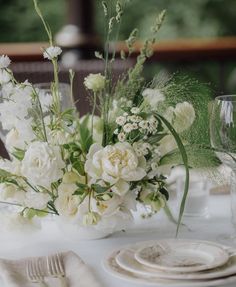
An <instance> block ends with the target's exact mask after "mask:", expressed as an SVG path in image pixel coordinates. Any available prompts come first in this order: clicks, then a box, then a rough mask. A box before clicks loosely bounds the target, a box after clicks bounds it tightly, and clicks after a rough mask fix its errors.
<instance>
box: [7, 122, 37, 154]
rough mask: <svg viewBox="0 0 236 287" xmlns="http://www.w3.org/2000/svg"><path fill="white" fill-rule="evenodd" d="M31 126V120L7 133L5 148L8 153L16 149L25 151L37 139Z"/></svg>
mask: <svg viewBox="0 0 236 287" xmlns="http://www.w3.org/2000/svg"><path fill="white" fill-rule="evenodd" d="M31 124H32V123H31V120H23V121H20V122H18V123H17V124H16V127H15V128H12V129H11V130H10V131H9V132H8V133H7V135H6V142H5V146H6V148H7V150H8V151H10V152H12V151H14V148H19V149H25V148H26V146H27V144H29V143H31V142H32V141H33V140H34V139H35V135H34V132H33V130H32V127H31Z"/></svg>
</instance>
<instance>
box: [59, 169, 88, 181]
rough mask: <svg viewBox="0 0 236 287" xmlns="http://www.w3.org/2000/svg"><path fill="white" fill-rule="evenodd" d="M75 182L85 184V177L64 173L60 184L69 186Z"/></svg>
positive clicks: (73, 173)
mask: <svg viewBox="0 0 236 287" xmlns="http://www.w3.org/2000/svg"><path fill="white" fill-rule="evenodd" d="M76 182H80V183H85V177H84V176H81V175H79V174H78V173H75V172H73V171H70V172H66V173H65V174H64V175H63V178H62V183H66V184H71V183H76Z"/></svg>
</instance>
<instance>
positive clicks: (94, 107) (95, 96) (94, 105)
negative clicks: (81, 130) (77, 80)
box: [91, 92, 97, 137]
mask: <svg viewBox="0 0 236 287" xmlns="http://www.w3.org/2000/svg"><path fill="white" fill-rule="evenodd" d="M96 106H97V93H96V92H94V95H93V110H92V120H91V134H92V137H93V122H94V114H95V110H96Z"/></svg>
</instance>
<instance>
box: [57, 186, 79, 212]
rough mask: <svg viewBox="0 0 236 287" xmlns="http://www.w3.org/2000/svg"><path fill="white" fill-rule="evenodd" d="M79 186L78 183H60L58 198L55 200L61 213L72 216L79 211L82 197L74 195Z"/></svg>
mask: <svg viewBox="0 0 236 287" xmlns="http://www.w3.org/2000/svg"><path fill="white" fill-rule="evenodd" d="M77 188H78V187H77V186H76V184H68V183H61V184H60V186H59V188H58V198H57V199H56V200H55V207H56V209H57V211H58V212H59V214H60V215H62V216H65V217H71V216H75V215H76V213H77V212H78V206H79V203H80V198H79V196H77V195H73V193H74V192H75V190H76V189H77Z"/></svg>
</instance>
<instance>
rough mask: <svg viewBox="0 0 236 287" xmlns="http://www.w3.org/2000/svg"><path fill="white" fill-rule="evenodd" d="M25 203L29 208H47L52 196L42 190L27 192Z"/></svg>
mask: <svg viewBox="0 0 236 287" xmlns="http://www.w3.org/2000/svg"><path fill="white" fill-rule="evenodd" d="M25 197H26V198H25V201H24V205H25V206H27V207H29V208H35V209H41V210H43V209H45V208H46V207H47V204H48V202H49V201H50V199H51V197H50V195H49V194H47V193H42V192H26V195H25Z"/></svg>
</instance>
